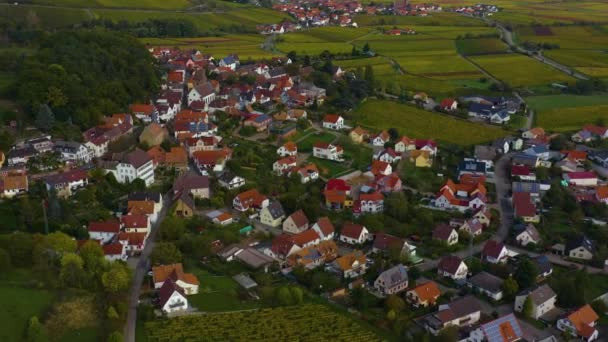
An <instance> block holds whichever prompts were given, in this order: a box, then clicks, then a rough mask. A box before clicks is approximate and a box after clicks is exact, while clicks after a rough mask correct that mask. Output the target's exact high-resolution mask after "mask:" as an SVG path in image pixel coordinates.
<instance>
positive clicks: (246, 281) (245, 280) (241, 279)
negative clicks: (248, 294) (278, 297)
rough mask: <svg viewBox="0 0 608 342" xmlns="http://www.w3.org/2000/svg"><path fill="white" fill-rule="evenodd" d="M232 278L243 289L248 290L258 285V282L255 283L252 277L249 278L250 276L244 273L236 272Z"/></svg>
mask: <svg viewBox="0 0 608 342" xmlns="http://www.w3.org/2000/svg"><path fill="white" fill-rule="evenodd" d="M232 279H234V281H236V282H237V283H238V284H239V285H241V286H242V287H243V288H244V289H245V290H250V289H252V288H254V287H257V286H258V283H256V282H255V281H254V280H253V279H251V277H249V276H248V275H246V274H244V273H241V274H237V275H235V276H234V277H232Z"/></svg>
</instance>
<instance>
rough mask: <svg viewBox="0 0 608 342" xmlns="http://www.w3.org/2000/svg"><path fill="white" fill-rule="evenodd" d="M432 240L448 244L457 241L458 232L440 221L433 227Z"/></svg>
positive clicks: (453, 243) (450, 244)
mask: <svg viewBox="0 0 608 342" xmlns="http://www.w3.org/2000/svg"><path fill="white" fill-rule="evenodd" d="M433 240H437V241H441V242H443V243H445V244H446V245H448V246H452V245H455V244H457V243H458V232H457V231H456V229H454V227H451V226H449V225H447V224H445V223H440V224H438V225H437V226H435V229H433Z"/></svg>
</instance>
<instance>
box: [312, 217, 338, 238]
mask: <svg viewBox="0 0 608 342" xmlns="http://www.w3.org/2000/svg"><path fill="white" fill-rule="evenodd" d="M310 229H312V230H314V231H315V232H317V234H318V235H319V237H320V238H321V240H333V239H334V235H335V232H336V229H335V228H334V225H333V224H332V223H331V221H330V219H329V217H320V218H319V219H318V220H317V222H316V223H315V224H313V225H312V227H310Z"/></svg>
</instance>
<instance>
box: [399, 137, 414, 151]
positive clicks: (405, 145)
mask: <svg viewBox="0 0 608 342" xmlns="http://www.w3.org/2000/svg"><path fill="white" fill-rule="evenodd" d="M414 150H416V140H414V139H410V138H408V137H406V136H402V137H401V138H399V140H398V141H397V142H396V143H395V151H396V152H399V153H404V152H408V151H414Z"/></svg>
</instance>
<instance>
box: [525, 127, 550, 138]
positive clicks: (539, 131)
mask: <svg viewBox="0 0 608 342" xmlns="http://www.w3.org/2000/svg"><path fill="white" fill-rule="evenodd" d="M544 136H545V130H544V129H543V128H541V127H534V128H532V129H529V130H527V131H525V132H523V133H522V134H521V137H522V138H524V139H539V138H542V137H544Z"/></svg>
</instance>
